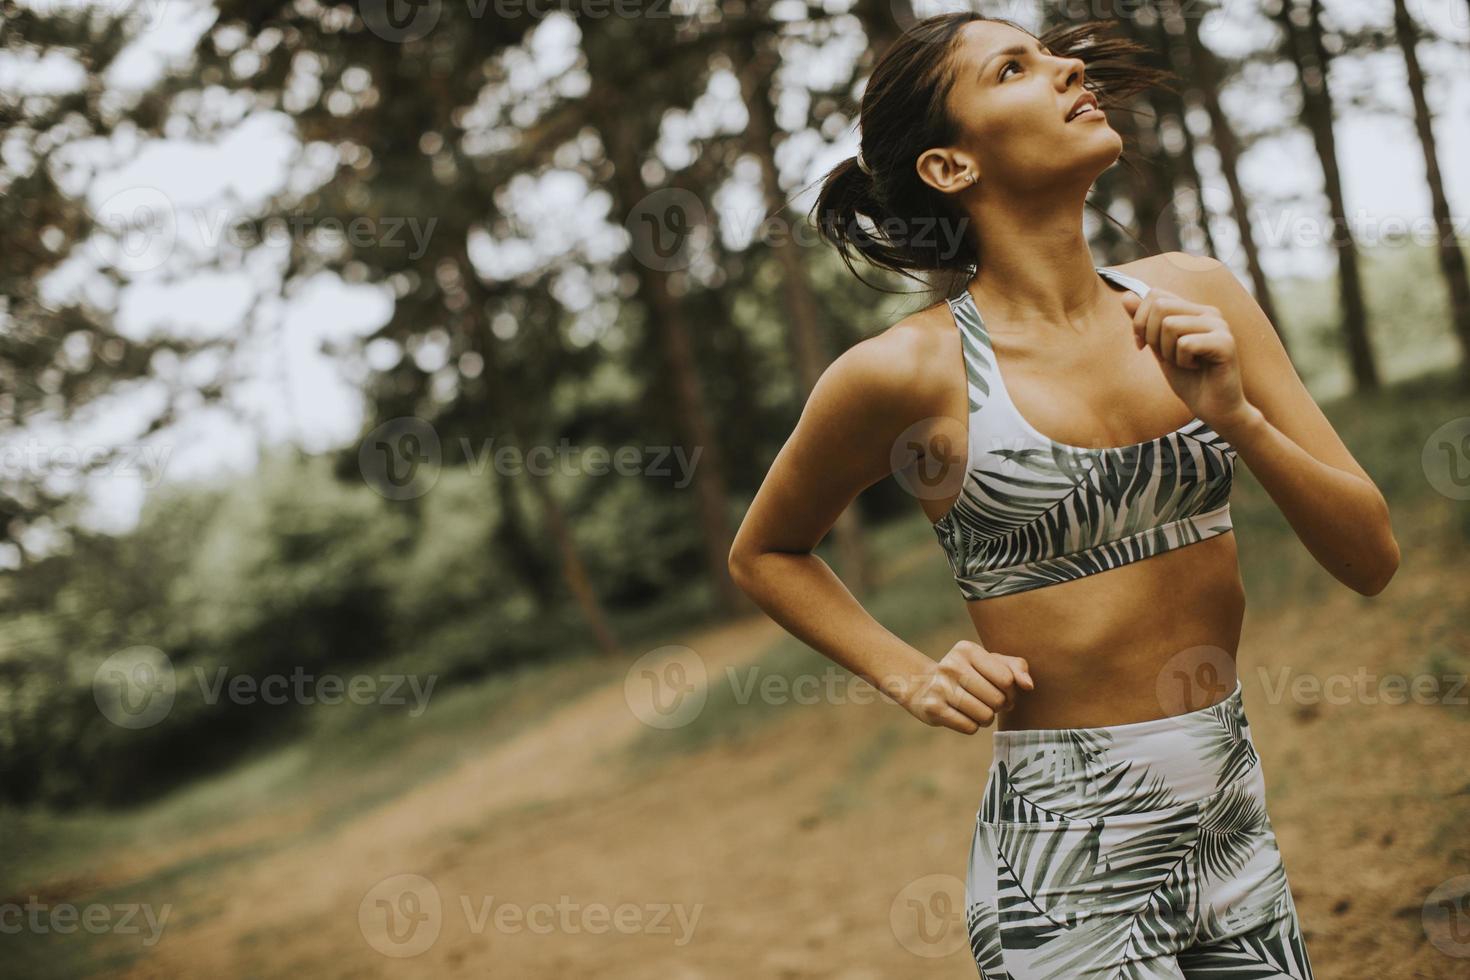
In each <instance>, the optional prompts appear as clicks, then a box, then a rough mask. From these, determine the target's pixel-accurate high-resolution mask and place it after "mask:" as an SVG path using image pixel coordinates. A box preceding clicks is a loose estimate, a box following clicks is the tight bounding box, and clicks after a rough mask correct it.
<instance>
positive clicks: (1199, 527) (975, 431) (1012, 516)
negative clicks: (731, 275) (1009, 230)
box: [934, 266, 1235, 599]
mask: <svg viewBox="0 0 1470 980" xmlns="http://www.w3.org/2000/svg"><path fill="white" fill-rule="evenodd" d="M1097 271H1098V273H1099V274H1100V275H1102V277H1103V278H1104V279H1106V280H1112V281H1115V282H1117V283H1119V284H1121V285H1123V286H1126V287H1127V288H1129V289H1132V290H1134V291H1135V292H1137V293H1138V295H1139V296H1140V297H1142V296H1146V295H1147V294H1148V289H1149V287H1148V285H1147V284H1146V283H1144V282H1143V281H1142V280H1140V279H1137V278H1134V277H1133V276H1129V275H1127V274H1125V273H1122V272H1117V271H1115V270H1113V269H1110V268H1107V267H1102V266H1100V267H1098V268H1097ZM949 307H950V311H951V312H952V313H953V314H954V320H955V323H956V325H957V326H958V328H959V331H960V341H961V347H962V349H963V351H964V363H965V377H966V384H967V387H968V393H969V421H968V432H969V435H968V440H967V442H968V457H967V459H968V462H967V470H966V473H965V478H964V483H963V485H962V487H961V490H960V496H959V498H958V499H957V500H956V501H955V503H954V506H953V507H951V508H950V509H949V511H948V512H947V513H946V514H945V515H944V516H943V517H942V518H940V519H939V521H937V522H936V523H935V524H934V531H935V533H936V534H937V535H938V537H939V542H940V545H941V546H942V547H943V548H944V551H945V554H946V556H947V557H948V558H949V563H950V568H951V569H952V571H953V572H954V577H955V581H956V582H957V583H958V584H959V586H960V591H961V592H962V593H963V594H964V596H965V598H966V599H984V598H989V597H991V596H998V595H1006V594H1008V593H1011V592H1024V591H1026V590H1027V589H1035V588H1040V587H1042V586H1046V585H1051V584H1054V583H1057V582H1066V581H1069V580H1071V579H1075V578H1080V577H1082V576H1084V575H1091V574H1093V573H1095V572H1101V571H1106V570H1107V569H1110V568H1116V567H1118V566H1119V565H1124V564H1127V563H1128V562H1131V561H1137V560H1138V559H1140V558H1147V557H1149V556H1151V555H1156V554H1159V553H1160V552H1163V551H1167V550H1169V549H1171V548H1177V547H1180V546H1181V545H1186V544H1192V543H1193V542H1196V541H1202V540H1204V539H1205V538H1209V537H1213V536H1215V535H1217V534H1223V533H1224V532H1226V531H1229V530H1230V529H1231V522H1230V486H1231V481H1232V478H1233V476H1234V466H1235V450H1234V449H1233V448H1232V447H1231V446H1230V444H1229V443H1227V442H1226V441H1225V440H1224V439H1222V438H1220V436H1219V435H1218V434H1217V433H1216V432H1215V431H1214V430H1213V429H1211V428H1210V427H1209V425H1207V424H1206V423H1205V422H1203V421H1201V420H1200V419H1197V418H1196V419H1192V420H1190V421H1189V422H1188V423H1186V424H1185V425H1184V426H1182V427H1181V428H1179V429H1177V430H1175V431H1173V432H1170V433H1169V434H1167V435H1164V436H1160V437H1158V438H1156V439H1150V440H1147V441H1144V442H1139V443H1135V444H1133V445H1131V446H1117V447H1108V448H1103V449H1088V448H1083V447H1079V446H1069V445H1066V444H1064V443H1059V442H1056V441H1055V440H1053V439H1049V438H1047V437H1046V436H1044V435H1042V434H1041V433H1040V432H1038V431H1037V430H1036V429H1034V428H1032V426H1031V425H1030V423H1028V422H1027V421H1026V419H1025V418H1024V417H1023V416H1022V415H1021V413H1020V411H1019V410H1018V409H1017V408H1016V406H1015V403H1014V402H1013V401H1012V400H1011V398H1010V395H1009V394H1008V393H1007V392H1006V388H1005V382H1004V380H1003V379H1002V378H1001V374H1000V371H999V369H998V368H997V366H996V362H995V352H994V350H993V348H992V347H991V343H990V335H989V334H988V333H987V331H986V329H985V324H984V321H983V320H982V319H981V317H980V311H979V310H978V309H977V308H976V306H975V301H974V299H973V297H971V295H970V292H969V290H968V289H965V290H963V291H962V292H961V293H960V294H959V295H958V296H955V297H954V298H952V299H950V300H949Z"/></svg>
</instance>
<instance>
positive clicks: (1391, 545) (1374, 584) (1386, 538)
mask: <svg viewBox="0 0 1470 980" xmlns="http://www.w3.org/2000/svg"><path fill="white" fill-rule="evenodd" d="M1385 510H1386V508H1385ZM1382 538H1383V540H1382V543H1381V544H1380V545H1379V547H1378V548H1377V549H1376V552H1375V557H1374V559H1373V560H1372V561H1371V562H1369V563H1368V566H1367V567H1368V569H1369V573H1368V574H1366V575H1363V576H1360V581H1357V582H1354V583H1353V589H1354V590H1355V591H1357V592H1358V593H1359V594H1361V595H1365V596H1375V595H1377V594H1378V593H1380V592H1382V591H1383V590H1384V589H1385V588H1387V587H1388V583H1389V582H1390V581H1391V580H1392V579H1393V576H1394V573H1395V572H1397V571H1398V570H1399V542H1398V539H1397V538H1395V537H1394V536H1393V528H1392V527H1390V526H1389V525H1388V519H1387V515H1386V514H1385V517H1384V527H1383V534H1382Z"/></svg>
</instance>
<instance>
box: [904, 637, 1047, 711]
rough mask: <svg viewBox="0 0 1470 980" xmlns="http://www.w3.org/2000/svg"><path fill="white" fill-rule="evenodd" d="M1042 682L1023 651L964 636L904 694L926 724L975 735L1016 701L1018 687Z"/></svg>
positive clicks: (907, 705) (906, 702)
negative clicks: (1012, 653)
mask: <svg viewBox="0 0 1470 980" xmlns="http://www.w3.org/2000/svg"><path fill="white" fill-rule="evenodd" d="M1035 687H1036V682H1035V681H1033V680H1032V679H1031V674H1030V673H1028V671H1027V666H1026V661H1025V660H1024V659H1022V658H1021V657H1008V656H1006V655H1005V654H1003V653H991V652H990V651H989V650H987V649H985V648H984V647H982V646H981V645H980V644H978V643H972V642H971V641H969V640H961V641H960V642H958V643H956V644H955V645H954V646H953V647H951V648H950V651H949V652H948V653H946V654H945V655H944V656H943V657H941V658H940V659H939V660H938V662H936V663H935V664H934V667H933V669H932V670H931V671H929V672H928V673H927V674H926V676H924V677H923V678H922V679H921V680H920V682H919V683H918V684H917V685H916V686H915V688H914V691H913V693H912V696H910V697H908V698H906V699H904V701H903V706H904V708H905V709H906V710H907V711H908V713H909V714H911V715H913V716H914V717H915V718H917V719H919V720H920V721H922V722H923V723H924V724H926V725H934V726H936V727H944V728H952V729H954V730H955V731H957V732H960V733H962V734H965V735H973V734H975V733H976V732H977V731H979V730H980V729H981V727H983V726H985V725H989V724H990V723H991V722H992V721H994V720H995V716H996V713H997V712H999V711H1005V710H1009V709H1010V708H1011V707H1012V706H1014V705H1015V703H1016V693H1017V689H1018V688H1019V689H1020V690H1022V691H1030V690H1032V689H1034V688H1035Z"/></svg>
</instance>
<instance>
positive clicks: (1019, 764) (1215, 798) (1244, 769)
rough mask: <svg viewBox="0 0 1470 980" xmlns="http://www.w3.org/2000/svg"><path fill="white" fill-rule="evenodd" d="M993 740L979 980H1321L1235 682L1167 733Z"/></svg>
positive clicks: (979, 909)
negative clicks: (1229, 691)
mask: <svg viewBox="0 0 1470 980" xmlns="http://www.w3.org/2000/svg"><path fill="white" fill-rule="evenodd" d="M994 735H995V749H996V753H995V761H994V762H993V763H992V765H991V769H990V776H989V779H988V780H987V782H986V786H985V796H984V801H983V803H982V804H981V806H980V810H979V812H978V814H977V815H976V821H975V834H974V838H973V841H972V843H971V848H970V863H969V869H968V873H967V875H966V880H965V908H966V922H967V925H968V928H969V935H970V943H971V949H972V951H973V953H974V958H975V963H976V965H977V966H978V967H979V970H980V976H981V977H982V978H984V980H1040V978H1056V980H1078V978H1096V980H1103V978H1115V977H1116V978H1164V977H1168V978H1175V980H1179V978H1185V980H1206V978H1211V980H1212V978H1220V980H1226V978H1235V980H1244V978H1260V980H1266V978H1294V980H1311V977H1312V969H1311V966H1310V963H1309V962H1308V959H1307V951H1306V946H1305V944H1304V943H1303V941H1302V936H1301V930H1300V927H1299V925H1298V921H1297V913H1296V906H1295V904H1294V902H1293V900H1292V896H1291V889H1290V887H1289V885H1288V883H1287V880H1286V872H1285V869H1284V867H1283V865H1282V863H1281V854H1280V851H1279V849H1278V847H1277V844H1276V837H1275V834H1274V832H1273V831H1272V828H1271V822H1270V819H1269V818H1268V816H1267V814H1266V800H1265V780H1264V776H1263V774H1262V771H1261V765H1260V760H1259V757H1258V756H1257V754H1256V750H1255V746H1254V744H1253V743H1252V741H1251V738H1250V727H1249V724H1248V723H1247V722H1246V719H1245V712H1244V708H1243V706H1242V702H1241V689H1240V684H1239V683H1238V682H1237V683H1236V686H1235V690H1234V692H1233V693H1232V694H1231V695H1230V696H1229V697H1227V698H1226V699H1225V700H1223V701H1221V702H1219V703H1217V704H1215V705H1212V706H1210V707H1208V708H1205V709H1202V710H1200V711H1193V712H1189V713H1187V714H1182V715H1175V716H1173V717H1169V718H1161V719H1157V720H1155V721H1148V722H1141V723H1138V724H1131V725H1115V726H1110V727H1103V728H1074V729H1029V730H1000V731H996V732H995V733H994Z"/></svg>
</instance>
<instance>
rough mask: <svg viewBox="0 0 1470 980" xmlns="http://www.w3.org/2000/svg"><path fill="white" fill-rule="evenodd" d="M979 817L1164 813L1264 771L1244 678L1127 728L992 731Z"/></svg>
mask: <svg viewBox="0 0 1470 980" xmlns="http://www.w3.org/2000/svg"><path fill="white" fill-rule="evenodd" d="M993 745H994V750H995V754H994V759H993V761H992V762H991V766H990V776H989V779H988V780H987V783H986V790H985V799H984V802H983V804H982V805H981V809H980V814H979V816H980V819H981V820H986V821H990V822H1025V823H1034V822H1044V823H1051V822H1056V821H1059V820H1073V819H1090V818H1096V817H1101V816H1110V815H1111V816H1116V815H1122V814H1140V813H1149V814H1157V813H1159V812H1161V811H1166V810H1170V809H1179V810H1181V811H1187V810H1189V809H1190V808H1191V806H1192V805H1194V804H1198V803H1200V802H1202V801H1204V800H1207V799H1209V798H1211V797H1213V796H1215V795H1216V794H1218V793H1220V792H1221V791H1223V790H1225V789H1227V788H1228V787H1230V786H1231V785H1232V784H1233V783H1235V782H1237V781H1238V780H1240V779H1243V778H1246V777H1247V776H1252V775H1258V774H1256V773H1255V769H1256V768H1257V766H1258V763H1259V756H1258V755H1257V753H1256V750H1255V744H1254V742H1253V741H1252V740H1251V735H1250V724H1249V722H1248V721H1247V720H1246V716H1245V708H1244V703H1243V700H1242V692H1241V685H1240V681H1239V680H1236V681H1235V686H1234V688H1233V689H1232V690H1231V691H1230V692H1229V693H1228V694H1227V695H1226V696H1225V697H1224V698H1223V699H1221V700H1219V701H1217V702H1215V703H1214V704H1211V705H1209V706H1207V707H1204V708H1200V709H1198V710H1195V711H1188V712H1183V713H1181V714H1176V715H1170V716H1167V717H1163V718H1155V719H1151V720H1149V721H1141V722H1132V723H1129V724H1123V725H1103V726H1093V727H1082V728H1028V729H1014V730H998V731H996V732H994V733H993Z"/></svg>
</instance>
